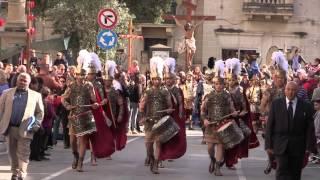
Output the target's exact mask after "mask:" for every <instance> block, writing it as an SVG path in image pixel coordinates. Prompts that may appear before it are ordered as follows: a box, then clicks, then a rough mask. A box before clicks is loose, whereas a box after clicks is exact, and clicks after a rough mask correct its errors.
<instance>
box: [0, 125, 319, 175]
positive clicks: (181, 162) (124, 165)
mask: <svg viewBox="0 0 320 180" xmlns="http://www.w3.org/2000/svg"><path fill="white" fill-rule="evenodd" d="M187 134H188V138H187V140H188V149H187V153H186V154H185V155H184V156H183V157H182V158H180V159H177V160H174V161H173V162H164V165H165V168H163V169H160V174H159V175H154V174H152V173H151V172H150V171H149V169H148V168H147V167H145V166H144V158H145V148H144V140H143V137H141V136H140V137H133V136H131V137H129V141H128V144H127V147H126V148H125V149H124V150H123V151H121V152H117V153H115V154H114V155H113V156H112V160H107V159H98V166H91V165H90V163H88V162H89V153H88V154H87V157H86V162H87V163H86V164H85V165H84V170H85V172H83V173H78V172H75V171H74V170H72V169H71V167H70V164H71V162H72V155H71V150H70V149H63V146H62V143H61V142H59V143H58V145H57V146H55V147H54V149H53V150H51V151H50V153H51V156H50V160H49V161H40V162H35V161H31V162H30V165H29V169H28V177H27V178H26V179H27V180H51V179H55V180H72V179H77V180H99V179H101V180H102V179H103V180H106V179H110V180H150V179H152V180H163V179H168V180H196V179H199V180H200V179H201V180H212V179H223V180H272V179H275V178H274V171H273V172H272V173H270V174H269V175H265V174H264V173H263V170H264V168H265V166H266V156H265V152H264V151H263V149H262V146H261V147H259V148H256V149H254V150H251V151H250V157H249V158H248V159H243V160H241V161H240V162H239V163H238V165H237V170H233V171H232V170H228V169H226V168H223V169H222V173H223V174H224V176H222V177H215V176H214V175H212V174H209V173H208V165H209V158H208V155H207V151H206V146H205V145H201V144H200V141H201V137H200V136H199V135H201V133H200V132H199V131H188V133H187ZM319 171H320V165H314V164H311V165H308V166H307V168H305V169H304V171H303V177H302V179H303V180H319V174H320V173H319ZM10 177H11V175H10V166H9V161H8V158H7V155H6V154H5V153H2V154H1V155H0V180H7V179H10Z"/></svg>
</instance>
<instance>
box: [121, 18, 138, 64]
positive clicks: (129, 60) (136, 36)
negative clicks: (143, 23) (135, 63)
mask: <svg viewBox="0 0 320 180" xmlns="http://www.w3.org/2000/svg"><path fill="white" fill-rule="evenodd" d="M132 31H133V25H132V19H130V20H129V32H128V34H120V35H119V37H120V38H123V39H128V40H129V43H128V68H129V67H130V66H131V62H132V49H133V45H132V42H133V40H134V39H143V36H138V35H135V34H133V33H132Z"/></svg>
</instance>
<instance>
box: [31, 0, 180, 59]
mask: <svg viewBox="0 0 320 180" xmlns="http://www.w3.org/2000/svg"><path fill="white" fill-rule="evenodd" d="M35 1H36V8H35V9H34V13H35V15H36V16H38V17H40V18H41V19H42V20H46V21H52V22H53V30H54V34H63V35H64V36H65V37H71V39H70V42H69V48H70V49H71V50H72V52H73V54H74V55H75V56H76V54H77V52H78V51H79V50H80V49H83V48H86V49H88V50H92V51H95V52H98V53H99V54H100V55H102V56H103V57H106V55H105V54H104V55H103V53H106V52H104V51H101V50H100V49H99V48H98V47H97V46H96V41H97V40H96V37H97V34H98V33H99V31H100V28H99V26H98V23H97V22H96V19H97V15H98V12H99V10H100V9H102V8H112V9H114V10H116V11H117V13H118V17H119V18H118V25H117V27H116V28H115V29H114V31H115V32H117V33H118V34H127V33H128V22H129V20H130V19H135V18H137V19H136V20H135V22H146V21H147V22H155V23H160V22H161V21H162V18H161V15H163V14H165V13H167V12H169V11H171V8H172V4H173V2H175V0H35ZM125 41H126V40H122V39H119V41H118V47H117V48H126V47H125V46H124V45H125V44H124V43H125ZM117 48H113V49H112V50H110V51H108V53H107V55H108V57H107V58H113V57H114V54H115V51H116V49H117Z"/></svg>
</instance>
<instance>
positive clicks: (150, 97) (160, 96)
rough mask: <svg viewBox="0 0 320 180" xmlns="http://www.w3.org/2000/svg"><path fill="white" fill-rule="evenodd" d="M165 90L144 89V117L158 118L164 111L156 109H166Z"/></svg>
mask: <svg viewBox="0 0 320 180" xmlns="http://www.w3.org/2000/svg"><path fill="white" fill-rule="evenodd" d="M167 93H168V92H167V91H166V90H163V89H149V90H147V91H146V96H147V102H146V117H147V118H148V119H155V120H159V119H160V118H161V117H163V116H164V115H166V113H157V111H160V110H164V109H167V108H168V107H167V98H166V96H167Z"/></svg>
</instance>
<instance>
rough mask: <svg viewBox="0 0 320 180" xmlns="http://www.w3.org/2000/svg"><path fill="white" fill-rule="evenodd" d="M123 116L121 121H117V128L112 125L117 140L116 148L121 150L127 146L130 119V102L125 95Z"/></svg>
mask: <svg viewBox="0 0 320 180" xmlns="http://www.w3.org/2000/svg"><path fill="white" fill-rule="evenodd" d="M123 98H124V99H123V106H124V107H123V109H124V112H123V118H122V121H121V122H117V121H115V122H116V126H117V128H114V126H111V127H112V128H113V135H114V137H115V142H116V150H117V151H121V150H122V149H124V148H125V147H126V144H127V128H128V121H129V110H128V102H127V100H126V98H125V97H123Z"/></svg>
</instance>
